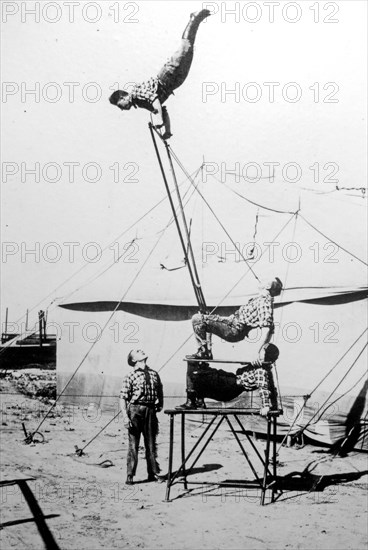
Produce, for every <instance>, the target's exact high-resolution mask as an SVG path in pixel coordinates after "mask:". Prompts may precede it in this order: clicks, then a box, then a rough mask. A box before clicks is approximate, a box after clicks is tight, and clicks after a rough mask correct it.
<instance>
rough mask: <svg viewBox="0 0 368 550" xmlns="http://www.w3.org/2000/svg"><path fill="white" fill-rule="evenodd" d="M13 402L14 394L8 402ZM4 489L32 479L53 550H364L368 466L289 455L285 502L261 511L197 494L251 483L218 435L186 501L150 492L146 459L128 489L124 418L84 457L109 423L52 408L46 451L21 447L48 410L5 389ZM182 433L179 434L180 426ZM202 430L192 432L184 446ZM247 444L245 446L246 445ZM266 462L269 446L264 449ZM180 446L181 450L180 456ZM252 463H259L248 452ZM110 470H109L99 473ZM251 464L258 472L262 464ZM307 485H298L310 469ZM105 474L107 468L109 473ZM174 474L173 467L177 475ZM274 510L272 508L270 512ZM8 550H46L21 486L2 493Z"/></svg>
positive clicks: (253, 495) (158, 488)
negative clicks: (229, 482)
mask: <svg viewBox="0 0 368 550" xmlns="http://www.w3.org/2000/svg"><path fill="white" fill-rule="evenodd" d="M13 392H14V393H13ZM1 398H2V419H1V423H2V425H1V428H2V437H1V445H2V459H1V469H2V480H6V481H11V480H15V479H29V478H32V479H31V480H30V481H28V482H27V485H28V487H29V488H30V489H31V491H32V493H33V495H34V496H35V498H36V500H37V502H38V505H39V506H40V508H41V510H42V513H43V515H44V516H46V520H45V521H46V524H47V527H48V529H49V530H50V532H51V536H52V537H53V538H54V540H55V542H56V544H55V545H53V544H52V543H49V545H48V547H49V548H58V547H59V548H61V549H73V550H74V549H90V550H94V549H96V550H97V549H100V548H150V549H151V548H152V549H154V548H160V549H169V548H170V549H171V548H175V549H197V548H203V549H227V550H229V549H238V548H239V549H240V548H242V549H248V548H249V549H279V548H280V549H284V548H285V549H286V548H287V549H340V548H341V549H364V548H366V546H367V521H366V520H367V516H366V512H367V510H366V508H367V490H366V489H367V470H368V465H367V455H366V454H363V453H355V452H353V453H350V454H349V455H348V456H347V457H345V458H333V457H331V455H330V454H328V453H326V450H325V449H322V448H318V447H312V446H305V447H304V448H302V449H296V448H285V447H282V448H281V449H280V452H279V468H278V474H279V476H281V478H283V480H284V482H283V483H284V492H283V493H282V494H281V495H280V497H279V498H278V500H277V502H276V503H274V504H267V505H266V506H264V507H261V506H260V505H259V492H257V491H256V490H255V489H244V488H239V487H235V488H229V487H227V488H224V487H222V488H221V487H220V488H219V487H218V486H215V487H213V486H208V485H202V482H204V481H213V480H215V481H217V480H224V479H244V478H246V479H253V474H252V473H251V472H250V470H249V467H248V466H247V465H246V463H245V462H244V459H243V458H242V457H241V454H240V450H239V448H238V447H237V445H236V442H235V441H234V440H233V439H232V437H231V434H230V433H229V431H228V430H226V429H225V428H223V427H221V428H220V429H219V431H218V432H217V434H216V435H215V439H214V441H213V442H212V443H211V445H210V446H209V447H208V448H207V449H206V451H205V453H204V454H203V455H202V457H201V458H200V460H199V462H198V464H197V465H196V466H195V473H194V474H193V475H191V476H190V478H189V479H190V480H197V481H199V482H200V484H198V485H191V486H189V487H190V489H191V490H190V492H187V493H185V492H184V491H183V485H181V484H177V485H175V486H174V487H173V488H172V492H171V497H172V499H173V500H172V502H164V496H165V488H166V485H165V484H162V483H146V482H145V479H146V469H145V460H144V452H143V450H142V452H141V455H140V462H139V466H138V472H137V476H136V478H135V481H136V483H135V484H134V485H133V486H126V485H125V483H124V481H125V456H126V449H127V440H126V433H125V430H124V428H123V425H122V422H121V419H120V417H119V420H117V421H113V422H112V423H111V424H110V425H109V426H108V428H107V429H106V430H105V431H104V432H103V433H102V434H100V435H99V437H98V438H96V439H95V440H94V441H93V442H92V443H91V444H90V445H89V446H88V447H87V448H86V450H85V452H86V454H85V455H84V456H82V457H79V456H77V455H76V454H75V452H74V449H75V446H77V447H79V448H80V447H83V446H84V445H86V443H88V442H89V441H90V440H91V439H92V438H93V437H94V436H95V435H96V434H97V432H98V431H99V429H100V428H101V427H102V426H104V425H105V424H106V423H107V422H108V421H109V420H110V419H111V418H112V416H113V415H112V414H111V413H110V414H104V415H102V417H101V418H97V419H96V418H95V411H89V412H88V411H86V410H77V409H74V410H73V412H71V411H69V412H68V411H67V410H65V409H64V410H61V408H59V407H56V408H55V412H54V413H53V414H51V415H50V417H49V418H48V419H47V420H46V421H45V422H44V424H43V425H42V427H41V432H42V433H43V435H44V437H45V442H44V443H39V444H31V445H26V444H24V434H23V430H22V422H24V423H25V425H26V428H27V429H28V430H29V431H31V430H34V429H35V428H36V427H37V425H38V424H39V422H40V414H41V415H43V413H44V411H45V410H48V408H49V407H48V406H46V405H44V404H42V403H40V402H39V401H36V400H32V399H29V398H28V397H25V396H24V395H20V394H17V392H16V391H14V387H13V386H12V385H11V382H10V381H8V382H4V383H2V393H1ZM178 427H179V426H178ZM200 431H201V427H200V426H199V425H194V424H192V423H190V424H188V430H187V446H188V448H189V447H191V445H192V444H193V443H194V442H195V440H196V438H197V437H198V434H199V433H200ZM240 438H241V439H242V440H244V439H245V438H244V435H240ZM257 445H258V447H259V448H260V449H261V452H263V449H264V441H262V440H258V441H257ZM177 447H178V445H177ZM250 454H251V456H253V454H252V453H250ZM167 457H168V417H167V415H165V414H163V413H161V414H160V435H159V459H160V463H161V466H162V469H163V472H165V471H166V468H167ZM105 460H110V461H111V463H107V464H112V465H111V466H109V467H103V466H100V465H98V464H100V463H101V462H103V461H105ZM255 464H256V463H255ZM308 464H309V465H311V466H310V471H311V475H310V476H307V477H305V478H303V479H302V478H301V477H300V476H299V475H294V476H293V478H292V479H290V477H289V478H288V477H286V478H285V476H287V474H289V473H291V472H297V473H301V472H302V471H303V470H304V469H305V468H306V467H307V465H308ZM105 465H106V463H105ZM175 465H176V466H178V459H176V460H175V463H174V466H175ZM268 500H269V499H267V501H268ZM1 503H2V510H3V512H2V519H1V522H2V527H3V528H2V529H1V531H0V537H1V548H2V550H7V549H9V548H14V549H15V548H16V549H17V550H18V549H19V550H21V549H23V548H27V549H40V548H41V549H42V548H44V547H45V544H44V542H43V539H42V536H41V534H40V532H39V530H38V528H37V525H36V522H35V521H34V516H33V514H32V512H31V511H30V508H29V506H28V504H27V502H26V500H25V499H24V497H23V496H22V493H21V490H20V488H19V486H18V485H5V486H4V485H2V487H1Z"/></svg>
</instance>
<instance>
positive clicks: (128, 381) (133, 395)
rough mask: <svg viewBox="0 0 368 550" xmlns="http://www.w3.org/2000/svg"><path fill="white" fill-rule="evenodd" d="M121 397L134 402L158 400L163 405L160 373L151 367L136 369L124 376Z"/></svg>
mask: <svg viewBox="0 0 368 550" xmlns="http://www.w3.org/2000/svg"><path fill="white" fill-rule="evenodd" d="M146 374H148V377H147V378H148V379H146ZM120 398H121V399H125V400H126V401H128V403H132V404H134V403H138V402H144V403H155V402H158V403H159V405H160V406H162V404H163V391H162V383H161V380H160V377H159V375H158V373H157V372H156V371H154V370H152V369H150V368H149V367H146V368H145V369H136V370H134V371H133V372H131V373H130V374H128V376H126V377H125V378H124V380H123V385H122V388H121V391H120Z"/></svg>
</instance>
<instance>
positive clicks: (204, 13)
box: [157, 10, 211, 103]
mask: <svg viewBox="0 0 368 550" xmlns="http://www.w3.org/2000/svg"><path fill="white" fill-rule="evenodd" d="M209 15H211V12H210V11H209V10H201V11H199V12H196V13H192V14H191V16H190V20H189V23H188V24H187V26H186V28H185V30H184V32H183V36H182V39H181V44H180V47H179V49H178V50H177V51H176V52H175V53H174V55H172V57H170V59H168V60H167V62H166V63H165V65H164V66H163V67H162V69H161V71H160V72H159V73H158V75H157V77H158V79H159V81H160V83H161V85H162V87H163V89H164V90H165V91H166V93H167V97H169V95H170V94H172V92H173V90H176V88H179V86H181V85H182V84H183V82H184V80H185V79H186V77H187V76H188V73H189V70H190V67H191V64H192V60H193V46H194V42H195V38H196V34H197V30H198V27H199V25H200V24H201V22H202V21H203V20H204V19H206V17H208V16H209ZM167 97H166V98H165V100H166V99H167ZM161 102H162V103H163V101H161Z"/></svg>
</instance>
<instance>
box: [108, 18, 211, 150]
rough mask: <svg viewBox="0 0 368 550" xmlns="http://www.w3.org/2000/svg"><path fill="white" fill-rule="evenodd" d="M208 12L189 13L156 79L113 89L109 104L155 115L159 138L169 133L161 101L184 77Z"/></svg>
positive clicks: (167, 116)
mask: <svg viewBox="0 0 368 550" xmlns="http://www.w3.org/2000/svg"><path fill="white" fill-rule="evenodd" d="M209 15H211V14H210V12H209V10H201V11H199V12H196V13H192V14H191V16H190V20H189V23H188V25H187V26H186V28H185V30H184V33H183V36H182V40H181V44H180V47H179V49H178V50H177V51H176V52H175V53H174V55H173V56H172V57H170V58H169V59H168V60H167V62H166V63H165V65H164V66H163V67H162V69H161V71H160V72H159V73H158V75H157V77H156V78H150V79H149V80H148V81H147V82H143V83H142V84H136V85H135V86H134V87H133V89H132V90H131V92H129V93H128V92H124V91H122V90H117V91H116V92H114V93H113V94H112V95H111V97H110V103H112V104H113V105H116V106H117V107H119V109H122V110H123V111H127V110H129V109H130V108H131V107H135V108H137V107H140V108H142V109H147V110H148V111H151V112H152V113H154V114H157V115H158V118H159V123H158V124H157V125H156V128H161V127H162V126H164V127H165V132H164V134H163V136H162V137H163V139H168V138H170V137H171V136H172V134H171V129H170V118H169V114H168V112H167V109H166V107H162V105H163V103H165V101H166V100H167V99H168V97H169V96H170V95H171V94H172V93H173V91H174V90H176V88H179V86H181V85H182V84H183V82H184V80H185V79H186V77H187V76H188V73H189V70H190V66H191V64H192V59H193V47H194V42H195V38H196V34H197V30H198V27H199V25H200V23H201V22H202V21H203V20H204V19H206V17H208V16H209Z"/></svg>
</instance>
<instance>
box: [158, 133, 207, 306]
mask: <svg viewBox="0 0 368 550" xmlns="http://www.w3.org/2000/svg"><path fill="white" fill-rule="evenodd" d="M148 127H149V129H150V132H151V138H152V141H153V145H154V148H155V153H156V156H157V160H158V164H159V166H160V170H161V175H162V179H163V181H164V184H165V189H166V193H167V196H168V199H169V202H170V206H171V210H172V213H173V216H174V220H175V225H176V228H177V231H178V234H179V239H180V243H181V246H182V249H183V252H184V258H185V262H186V264H187V266H188V271H189V275H190V280H191V282H192V286H193V290H194V294H195V297H196V300H197V302H198V306H199V308H200V309H202V308H203V305H202V302H201V296H200V294H199V292H198V287H197V285H196V282H195V279H194V275H193V270H192V266H191V264H190V262H189V258H188V254H187V250H186V246H185V242H184V239H183V234H182V231H181V228H180V225H179V220H178V217H177V214H176V211H175V206H174V203H173V200H172V197H171V193H170V189H169V185H168V183H167V178H166V175H165V171H164V167H163V165H162V161H161V157H160V153H159V150H158V147H157V143H156V140H155V136H154V133H153V126H152V124H151V123H149V124H148Z"/></svg>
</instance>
